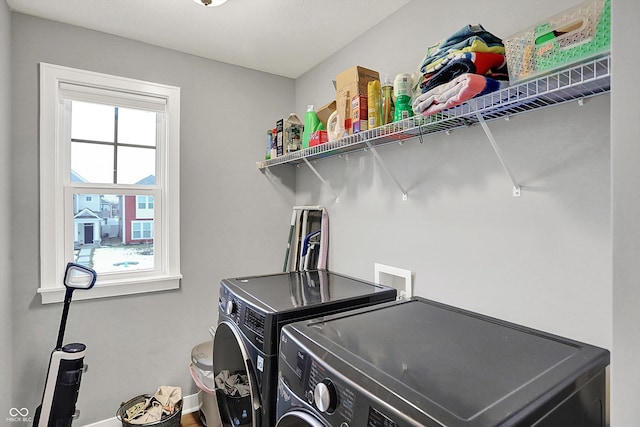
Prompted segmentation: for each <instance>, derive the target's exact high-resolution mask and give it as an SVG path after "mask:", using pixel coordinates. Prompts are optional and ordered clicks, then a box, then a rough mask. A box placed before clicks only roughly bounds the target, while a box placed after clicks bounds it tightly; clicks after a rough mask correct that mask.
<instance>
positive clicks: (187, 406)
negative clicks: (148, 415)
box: [82, 393, 199, 427]
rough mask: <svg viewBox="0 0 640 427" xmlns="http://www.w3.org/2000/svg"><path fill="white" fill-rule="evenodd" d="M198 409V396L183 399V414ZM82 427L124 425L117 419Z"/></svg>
mask: <svg viewBox="0 0 640 427" xmlns="http://www.w3.org/2000/svg"><path fill="white" fill-rule="evenodd" d="M198 409H199V408H198V394H197V393H196V394H190V395H189V396H184V397H183V398H182V414H183V415H184V414H189V413H191V412H195V411H197V410H198ZM82 427H122V423H121V422H120V420H118V419H117V418H116V417H113V418H109V419H106V420H102V421H98V422H95V423H91V424H84V425H83V426H82Z"/></svg>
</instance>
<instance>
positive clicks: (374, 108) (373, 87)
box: [367, 80, 382, 129]
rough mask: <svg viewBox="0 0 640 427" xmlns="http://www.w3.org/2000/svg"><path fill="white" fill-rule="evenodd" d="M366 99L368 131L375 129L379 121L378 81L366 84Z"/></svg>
mask: <svg viewBox="0 0 640 427" xmlns="http://www.w3.org/2000/svg"><path fill="white" fill-rule="evenodd" d="M367 98H368V102H369V106H368V109H369V111H368V116H367V119H368V121H369V129H373V128H377V127H378V126H380V124H381V123H382V121H381V114H380V113H381V106H382V105H381V103H380V101H381V99H380V81H379V80H373V81H371V82H369V83H367Z"/></svg>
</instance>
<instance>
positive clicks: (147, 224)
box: [131, 221, 153, 240]
mask: <svg viewBox="0 0 640 427" xmlns="http://www.w3.org/2000/svg"><path fill="white" fill-rule="evenodd" d="M131 238H132V239H134V240H149V239H153V221H133V222H132V223H131Z"/></svg>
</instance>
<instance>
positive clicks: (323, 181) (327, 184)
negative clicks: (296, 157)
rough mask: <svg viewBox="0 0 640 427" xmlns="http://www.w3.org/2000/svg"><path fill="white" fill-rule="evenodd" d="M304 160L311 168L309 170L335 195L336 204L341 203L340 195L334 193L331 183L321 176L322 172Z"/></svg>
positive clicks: (304, 158)
mask: <svg viewBox="0 0 640 427" xmlns="http://www.w3.org/2000/svg"><path fill="white" fill-rule="evenodd" d="M302 160H304V162H305V163H306V164H307V166H309V169H311V172H313V173H314V174H315V175H316V176H317V177H318V179H319V180H320V181H321V182H322V183H323V184H324V185H325V186H326V187H327V188H328V189H329V191H331V194H333V196H334V197H335V198H336V203H340V197H338V195H337V194H336V192H335V191H333V189H332V188H331V186H330V185H329V183H328V182H327V181H326V180H325V179H324V178H323V177H322V175H320V172H318V171H317V170H316V168H314V167H313V165H312V164H311V162H310V161H309V160H307V158H306V157H303V158H302Z"/></svg>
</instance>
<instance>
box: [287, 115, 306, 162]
mask: <svg viewBox="0 0 640 427" xmlns="http://www.w3.org/2000/svg"><path fill="white" fill-rule="evenodd" d="M302 132H303V125H302V122H301V121H300V119H299V118H298V116H296V114H295V113H291V114H289V117H287V120H285V122H284V140H285V142H286V144H287V153H291V152H293V151H298V150H299V149H300V148H302V144H301V141H302Z"/></svg>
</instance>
